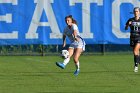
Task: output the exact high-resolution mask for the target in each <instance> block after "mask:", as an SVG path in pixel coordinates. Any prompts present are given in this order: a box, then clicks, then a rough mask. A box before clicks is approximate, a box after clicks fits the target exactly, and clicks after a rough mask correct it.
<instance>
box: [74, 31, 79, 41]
mask: <svg viewBox="0 0 140 93" xmlns="http://www.w3.org/2000/svg"><path fill="white" fill-rule="evenodd" d="M73 35H74V39H75V40H76V41H79V38H78V37H77V30H74V31H73Z"/></svg>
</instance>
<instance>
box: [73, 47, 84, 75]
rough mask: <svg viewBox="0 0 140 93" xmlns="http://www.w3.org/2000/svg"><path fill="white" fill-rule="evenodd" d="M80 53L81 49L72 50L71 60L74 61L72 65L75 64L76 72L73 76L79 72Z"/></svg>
mask: <svg viewBox="0 0 140 93" xmlns="http://www.w3.org/2000/svg"><path fill="white" fill-rule="evenodd" d="M82 51H83V49H82V48H76V49H75V50H74V56H73V59H74V63H75V66H76V71H75V72H74V75H78V74H79V72H80V63H79V57H80V55H81V53H82Z"/></svg>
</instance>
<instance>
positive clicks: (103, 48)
mask: <svg viewBox="0 0 140 93" xmlns="http://www.w3.org/2000/svg"><path fill="white" fill-rule="evenodd" d="M101 51H102V55H105V44H102V45H101Z"/></svg>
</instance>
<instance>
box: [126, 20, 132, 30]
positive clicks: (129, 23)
mask: <svg viewBox="0 0 140 93" xmlns="http://www.w3.org/2000/svg"><path fill="white" fill-rule="evenodd" d="M131 23H132V22H131V21H129V22H128V24H127V25H126V26H125V30H128V27H129V26H130V25H131Z"/></svg>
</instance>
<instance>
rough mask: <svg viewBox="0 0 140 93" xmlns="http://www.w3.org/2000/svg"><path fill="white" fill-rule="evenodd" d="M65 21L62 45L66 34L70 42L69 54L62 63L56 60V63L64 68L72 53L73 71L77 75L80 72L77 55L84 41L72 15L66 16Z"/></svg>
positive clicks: (64, 42)
mask: <svg viewBox="0 0 140 93" xmlns="http://www.w3.org/2000/svg"><path fill="white" fill-rule="evenodd" d="M65 22H66V24H67V26H66V27H65V29H64V32H63V47H65V46H66V36H68V38H69V40H70V42H71V44H70V46H69V48H68V52H69V56H68V57H67V58H65V59H64V62H63V63H60V62H56V65H57V66H58V67H60V68H62V69H64V68H65V66H66V65H67V64H68V62H69V61H70V58H71V56H72V55H73V60H74V63H75V66H76V71H75V72H74V75H78V74H79V72H80V64H79V57H80V55H81V53H82V52H83V51H84V50H85V41H84V40H83V39H82V38H81V36H80V34H79V30H78V27H77V22H76V20H74V19H73V17H72V15H68V16H66V17H65Z"/></svg>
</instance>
